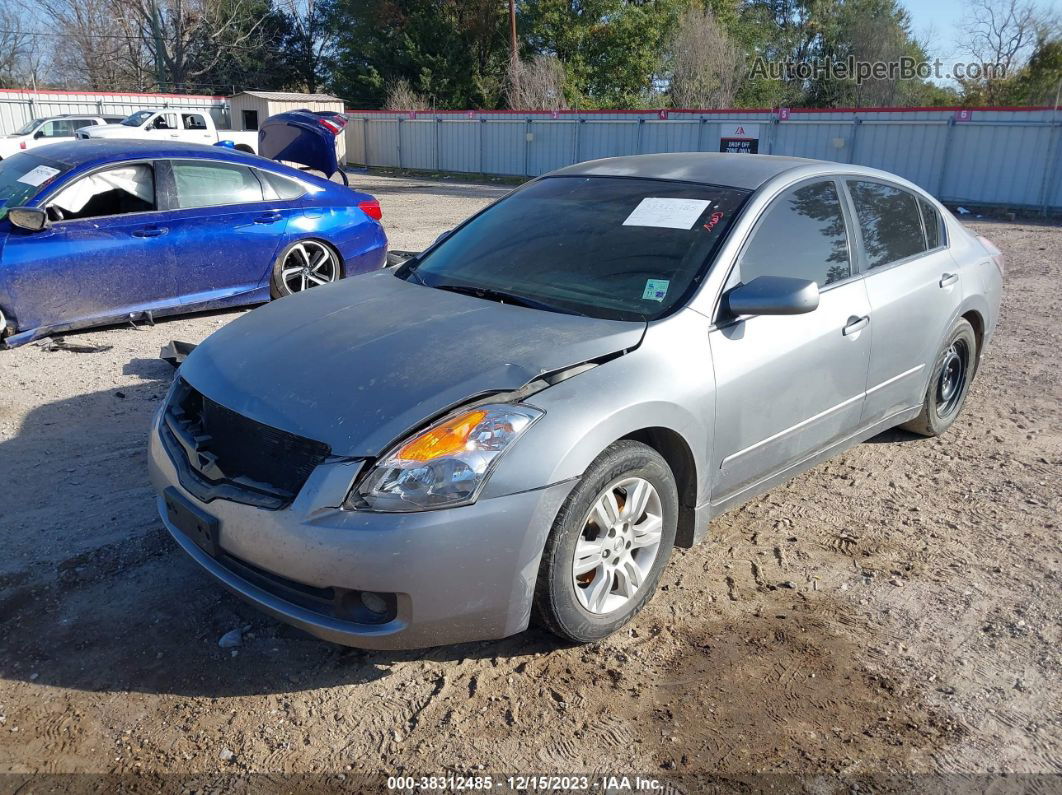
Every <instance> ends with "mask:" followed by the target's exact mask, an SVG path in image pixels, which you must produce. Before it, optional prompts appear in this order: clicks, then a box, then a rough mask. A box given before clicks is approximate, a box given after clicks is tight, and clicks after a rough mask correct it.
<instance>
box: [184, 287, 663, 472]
mask: <svg viewBox="0 0 1062 795" xmlns="http://www.w3.org/2000/svg"><path fill="white" fill-rule="evenodd" d="M644 331H645V324H644V323H640V322H623V321H616V320H601V319H597V318H588V317H582V316H578V315H565V314H558V313H555V312H546V311H542V310H538V309H529V308H525V307H520V306H513V305H511V304H499V303H497V302H494V301H487V300H483V299H479V298H475V297H472V296H467V295H460V294H456V293H452V292H446V291H443V290H436V289H433V288H430V287H424V286H423V285H419V284H415V283H413V282H406V281H403V280H402V279H399V278H397V277H396V276H395V275H394V271H391V270H381V271H374V272H372V273H368V274H365V275H362V276H356V277H354V278H350V279H344V280H343V281H341V282H337V283H335V284H333V285H330V286H328V287H324V288H317V289H312V290H308V291H305V292H302V293H297V294H295V295H293V296H290V297H287V298H283V299H281V300H279V301H274V302H273V303H270V304H267V305H266V306H263V307H261V308H259V309H256V310H254V311H253V312H250V313H248V314H247V315H245V316H243V317H241V318H239V319H238V320H235V321H233V322H232V323H230V324H229V325H227V326H225V327H224V328H222V329H221V330H219V331H217V332H216V333H214V334H213V335H211V336H210V337H209V338H208V339H207V340H206V341H205V342H203V343H202V344H201V345H199V346H198V347H197V348H196V349H195V350H194V351H193V352H192V354H191V355H190V356H189V357H188V359H187V360H186V361H185V363H184V364H183V365H182V366H181V369H180V374H181V377H182V378H184V379H185V380H186V381H188V382H189V383H190V384H191V385H192V386H193V387H195V388H196V389H197V390H199V391H200V392H202V393H203V394H204V395H206V396H207V397H209V398H210V399H212V400H214V401H216V402H218V403H220V404H222V405H223V406H226V407H228V408H230V409H232V410H233V411H236V412H238V413H240V414H243V415H244V416H246V417H250V418H252V419H254V420H257V421H258V422H261V423H264V424H265V425H269V426H272V427H274V428H280V429H282V430H285V431H288V432H290V433H295V434H298V435H300V436H303V437H306V438H309V439H315V440H317V441H320V442H324V443H325V444H327V445H329V446H330V447H331V448H332V452H333V453H334V454H336V455H343V456H352V457H371V456H377V455H380V454H382V453H384V452H386V450H387V448H388V447H389V446H390V445H392V444H393V443H395V442H397V441H398V440H400V439H401V438H402V437H403V436H404V435H405V434H407V433H408V432H409V431H410V430H411V429H414V428H416V427H418V426H419V425H422V424H423V423H424V422H425V421H427V420H428V419H430V418H432V417H434V416H436V415H438V414H440V413H442V412H445V411H446V410H447V409H450V408H452V407H455V406H457V405H460V404H461V403H463V402H466V401H467V400H469V399H470V398H474V397H477V396H481V395H485V394H489V393H491V392H495V391H508V390H513V389H518V388H519V387H521V386H523V385H524V384H526V383H527V382H529V381H532V380H534V379H535V377H536V376H538V375H540V374H542V373H546V372H551V371H554V370H558V369H562V368H564V367H567V366H570V365H574V364H579V363H581V362H585V361H587V360H588V359H594V358H597V357H600V356H605V355H608V354H611V353H615V352H617V351H620V350H625V349H629V348H634V347H636V346H637V345H638V343H639V342H640V341H641V339H642V335H643V333H644Z"/></svg>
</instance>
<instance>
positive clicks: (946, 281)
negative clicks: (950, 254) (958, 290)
mask: <svg viewBox="0 0 1062 795" xmlns="http://www.w3.org/2000/svg"><path fill="white" fill-rule="evenodd" d="M957 281H959V274H957V273H945V274H943V275H942V276H941V277H940V286H941V287H951V286H952V285H953V284H955V282H957Z"/></svg>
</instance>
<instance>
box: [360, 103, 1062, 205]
mask: <svg viewBox="0 0 1062 795" xmlns="http://www.w3.org/2000/svg"><path fill="white" fill-rule="evenodd" d="M347 115H348V117H349V118H350V119H351V122H350V124H348V125H347V132H346V136H347V159H348V161H349V162H352V163H358V164H361V165H368V166H390V167H397V168H410V169H424V170H433V171H436V170H437V171H452V172H470V173H484V174H499V175H503V174H504V175H521V176H529V177H530V176H536V175H538V174H543V173H545V172H547V171H551V170H553V169H555V168H560V167H561V166H565V165H569V164H571V163H576V162H580V161H583V160H591V159H594V158H598V157H609V156H614V155H629V154H646V153H651V152H689V151H719V148H720V139H721V138H723V137H741V136H740V135H735V133H739V132H744V133H745V137H753V138H755V139H756V140H757V146H758V151H759V152H760V153H761V154H776V155H796V156H800V157H813V158H821V159H824V160H836V161H839V162H844V163H859V164H862V165H867V166H872V167H875V168H881V169H884V170H886V171H891V172H893V173H895V174H899V175H901V176H903V177H906V178H907V179H909V180H911V181H912V182H914V183H916V184H918V185H920V186H922V187H923V188H925V189H926V190H928V191H929V192H930V193H932V194H934V195H935V196H937V197H938V198H940V199H942V200H944V201H948V202H958V203H962V202H965V203H970V204H991V205H1004V206H1008V207H1027V208H1035V209H1043V210H1046V209H1055V210H1057V209H1062V112H1060V111H1059V110H1053V109H1050V108H1032V109H1030V108H1024V109H1014V108H1010V109H1002V108H975V109H972V110H967V111H963V112H960V111H958V110H957V109H953V108H952V109H940V108H914V109H909V108H904V109H874V110H858V109H848V110H830V111H817V110H816V111H810V110H806V109H793V111H792V112H785V111H766V110H760V111H751V110H742V111H606V112H593V111H591V112H586V111H583V112H575V111H570V112H569V111H561V112H559V113H549V112H545V113H541V112H527V111H523V112H519V111H518V112H497V111H494V112H491V111H482V112H481V111H467V112H434V111H433V112H429V111H420V112H415V113H414V112H406V113H397V112H384V111H348V113H347ZM738 126H740V127H742V128H743V130H740V131H739V130H736V129H735V128H736V127H738Z"/></svg>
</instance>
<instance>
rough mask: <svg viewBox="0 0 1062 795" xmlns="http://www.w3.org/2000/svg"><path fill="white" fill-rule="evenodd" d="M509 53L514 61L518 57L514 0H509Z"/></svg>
mask: <svg viewBox="0 0 1062 795" xmlns="http://www.w3.org/2000/svg"><path fill="white" fill-rule="evenodd" d="M509 55H510V57H512V59H513V60H514V61H515V60H516V59H517V58H518V57H519V54H518V52H517V45H516V0H509Z"/></svg>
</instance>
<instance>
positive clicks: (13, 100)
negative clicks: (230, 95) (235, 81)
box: [0, 89, 229, 135]
mask: <svg viewBox="0 0 1062 795" xmlns="http://www.w3.org/2000/svg"><path fill="white" fill-rule="evenodd" d="M145 108H197V109H199V110H205V111H207V112H209V113H210V115H211V116H213V117H214V123H215V124H217V125H218V126H219V127H221V128H222V129H226V128H228V126H229V124H228V122H229V104H228V100H227V99H226V98H225V97H211V96H195V95H189V94H128V93H121V92H118V93H108V92H93V91H30V90H21V89H0V135H7V134H8V133H12V132H14V131H15V130H17V129H18V128H19V127H21V126H22V125H23V124H25V123H26V122H28V121H30V120H31V119H37V118H40V117H41V116H57V115H59V114H62V113H86V114H92V115H95V116H123V117H124V116H128V115H129V114H130V113H133V112H134V111H138V110H143V109H145Z"/></svg>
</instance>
